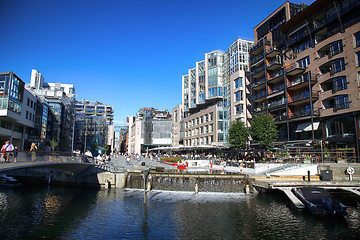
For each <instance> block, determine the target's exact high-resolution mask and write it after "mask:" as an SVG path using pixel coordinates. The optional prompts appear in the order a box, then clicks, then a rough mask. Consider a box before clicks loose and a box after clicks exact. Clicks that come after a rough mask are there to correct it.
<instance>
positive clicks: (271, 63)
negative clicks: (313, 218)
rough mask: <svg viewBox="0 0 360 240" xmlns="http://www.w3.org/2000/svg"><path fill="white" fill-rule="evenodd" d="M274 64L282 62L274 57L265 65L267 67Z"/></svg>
mask: <svg viewBox="0 0 360 240" xmlns="http://www.w3.org/2000/svg"><path fill="white" fill-rule="evenodd" d="M276 64H278V65H281V64H282V63H281V60H280V59H277V58H275V59H274V60H272V61H271V62H269V63H268V64H267V65H266V66H267V67H271V66H273V65H276Z"/></svg>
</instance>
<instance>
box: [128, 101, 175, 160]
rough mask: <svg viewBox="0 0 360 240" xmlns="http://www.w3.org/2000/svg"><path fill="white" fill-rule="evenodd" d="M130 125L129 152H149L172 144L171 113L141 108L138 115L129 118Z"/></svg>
mask: <svg viewBox="0 0 360 240" xmlns="http://www.w3.org/2000/svg"><path fill="white" fill-rule="evenodd" d="M127 122H128V126H129V134H128V137H129V141H128V153H129V154H132V153H135V154H142V153H147V152H148V151H149V150H150V149H152V148H155V147H169V146H171V127H172V121H171V114H170V113H169V111H167V110H165V111H159V110H157V109H154V108H141V109H139V111H138V112H137V114H136V116H129V117H128V118H127Z"/></svg>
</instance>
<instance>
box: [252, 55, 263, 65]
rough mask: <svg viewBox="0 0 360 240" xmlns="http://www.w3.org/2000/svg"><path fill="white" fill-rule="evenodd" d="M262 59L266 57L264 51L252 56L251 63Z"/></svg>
mask: <svg viewBox="0 0 360 240" xmlns="http://www.w3.org/2000/svg"><path fill="white" fill-rule="evenodd" d="M261 59H264V53H261V54H259V55H256V56H251V57H250V65H253V64H254V63H256V62H258V61H259V60H261Z"/></svg>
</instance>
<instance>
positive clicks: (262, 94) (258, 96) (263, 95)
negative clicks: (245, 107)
mask: <svg viewBox="0 0 360 240" xmlns="http://www.w3.org/2000/svg"><path fill="white" fill-rule="evenodd" d="M265 96H266V91H263V92H261V93H258V94H255V95H254V96H253V99H254V100H256V99H259V98H262V97H265Z"/></svg>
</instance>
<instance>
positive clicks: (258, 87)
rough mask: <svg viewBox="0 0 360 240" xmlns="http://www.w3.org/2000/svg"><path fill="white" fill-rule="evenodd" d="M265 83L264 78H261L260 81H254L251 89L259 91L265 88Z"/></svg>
mask: <svg viewBox="0 0 360 240" xmlns="http://www.w3.org/2000/svg"><path fill="white" fill-rule="evenodd" d="M265 82H266V79H265V78H261V79H259V80H256V81H255V82H254V83H253V84H252V88H253V89H254V90H258V89H261V88H262V87H264V86H265V84H264V83H265ZM261 85H263V86H261Z"/></svg>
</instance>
